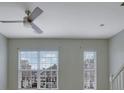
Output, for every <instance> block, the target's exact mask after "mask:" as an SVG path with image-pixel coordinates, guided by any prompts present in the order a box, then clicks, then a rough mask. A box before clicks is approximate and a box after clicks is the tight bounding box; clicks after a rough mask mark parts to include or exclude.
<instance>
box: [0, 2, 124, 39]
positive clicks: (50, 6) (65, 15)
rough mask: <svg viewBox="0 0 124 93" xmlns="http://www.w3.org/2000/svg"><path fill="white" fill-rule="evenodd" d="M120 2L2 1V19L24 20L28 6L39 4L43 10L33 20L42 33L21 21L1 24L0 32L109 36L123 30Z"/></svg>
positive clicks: (123, 13) (9, 34) (10, 34)
mask: <svg viewBox="0 0 124 93" xmlns="http://www.w3.org/2000/svg"><path fill="white" fill-rule="evenodd" d="M120 4H121V2H118V3H117V2H116V3H109V2H108V3H86V2H82V3H70V2H69V3H67V2H66V3H64V2H63V3H55V2H52V3H50V2H47V3H45V2H44V3H43V2H41V3H0V20H21V19H23V17H24V16H25V12H24V11H25V9H27V8H28V9H30V10H31V11H32V10H33V9H34V8H35V7H37V6H38V7H40V8H41V9H42V10H43V11H44V12H43V14H42V15H40V16H39V17H38V18H37V19H36V20H35V21H34V23H35V24H37V25H38V26H39V27H40V28H41V29H42V30H43V31H44V33H43V34H36V33H35V32H33V30H32V29H31V28H26V27H24V26H23V24H22V23H15V24H3V23H0V33H2V34H3V35H5V36H7V37H8V38H98V39H104V38H110V37H112V36H113V35H115V34H116V33H118V32H120V31H121V30H123V29H124V7H120ZM100 24H105V26H104V27H100V26H99V25H100Z"/></svg>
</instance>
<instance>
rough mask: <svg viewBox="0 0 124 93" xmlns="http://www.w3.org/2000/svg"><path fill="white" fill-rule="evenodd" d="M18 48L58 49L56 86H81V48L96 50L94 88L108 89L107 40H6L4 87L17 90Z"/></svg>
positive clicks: (68, 87) (64, 88)
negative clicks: (7, 46)
mask: <svg viewBox="0 0 124 93" xmlns="http://www.w3.org/2000/svg"><path fill="white" fill-rule="evenodd" d="M18 48H48V49H49V48H58V49H59V53H60V56H59V59H60V62H59V89H62V90H66V89H73V90H74V89H75V90H77V89H80V90H81V89H83V88H82V87H83V85H82V84H83V70H82V69H83V51H84V50H97V55H98V57H97V70H98V71H97V79H98V80H97V87H98V89H108V88H109V86H108V85H109V84H108V80H109V79H108V78H109V75H108V74H109V73H108V69H109V68H108V41H107V40H74V39H9V64H8V73H9V74H8V75H9V76H8V89H17V63H18V56H17V52H18Z"/></svg>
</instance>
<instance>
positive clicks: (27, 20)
mask: <svg viewBox="0 0 124 93" xmlns="http://www.w3.org/2000/svg"><path fill="white" fill-rule="evenodd" d="M42 12H43V10H42V9H40V8H39V7H36V8H35V9H34V10H33V12H31V11H30V10H25V13H26V15H27V16H25V17H24V18H23V20H12V21H7V20H0V22H1V23H23V24H24V25H30V26H31V27H32V28H33V29H34V30H35V32H37V33H39V34H40V33H42V32H43V31H42V30H41V29H40V28H39V27H38V26H36V25H35V24H34V23H33V21H34V20H35V19H36V18H37V17H38V16H39V15H40V14H41V13H42Z"/></svg>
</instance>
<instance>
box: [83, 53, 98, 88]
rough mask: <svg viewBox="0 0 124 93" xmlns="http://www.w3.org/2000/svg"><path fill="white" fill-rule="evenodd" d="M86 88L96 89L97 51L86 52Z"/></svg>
mask: <svg viewBox="0 0 124 93" xmlns="http://www.w3.org/2000/svg"><path fill="white" fill-rule="evenodd" d="M83 86H84V87H83V88H84V89H96V52H91V51H85V52H84V84H83Z"/></svg>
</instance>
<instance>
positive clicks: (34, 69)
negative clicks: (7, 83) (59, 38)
mask: <svg viewBox="0 0 124 93" xmlns="http://www.w3.org/2000/svg"><path fill="white" fill-rule="evenodd" d="M18 88H19V89H57V88H58V51H19V63H18Z"/></svg>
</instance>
